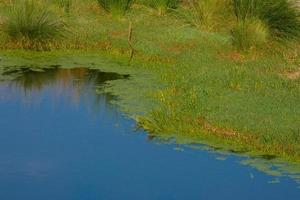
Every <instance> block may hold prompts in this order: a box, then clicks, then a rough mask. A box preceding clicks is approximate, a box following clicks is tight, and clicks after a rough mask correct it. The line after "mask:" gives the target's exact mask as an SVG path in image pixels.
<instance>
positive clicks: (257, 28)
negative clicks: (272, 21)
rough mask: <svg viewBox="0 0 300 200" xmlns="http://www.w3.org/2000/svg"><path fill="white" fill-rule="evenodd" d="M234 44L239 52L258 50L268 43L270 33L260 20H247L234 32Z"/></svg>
mask: <svg viewBox="0 0 300 200" xmlns="http://www.w3.org/2000/svg"><path fill="white" fill-rule="evenodd" d="M231 33H232V38H233V39H232V42H233V45H234V46H235V47H237V48H238V49H239V50H244V51H245V50H249V49H257V48H260V47H262V46H263V45H265V44H266V43H267V41H268V37H269V31H268V28H267V27H266V25H265V24H264V23H263V22H262V21H261V20H259V19H254V18H253V19H245V20H241V21H239V22H238V23H237V25H236V26H235V27H234V29H233V30H232V32H231Z"/></svg>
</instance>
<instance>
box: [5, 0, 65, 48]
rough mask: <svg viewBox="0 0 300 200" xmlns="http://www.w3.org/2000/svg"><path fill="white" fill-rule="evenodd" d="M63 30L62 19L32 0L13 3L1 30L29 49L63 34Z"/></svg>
mask: <svg viewBox="0 0 300 200" xmlns="http://www.w3.org/2000/svg"><path fill="white" fill-rule="evenodd" d="M64 31H65V23H64V21H63V19H62V18H61V17H59V16H56V15H55V14H54V13H52V12H51V11H50V10H48V9H47V7H45V6H43V5H41V4H39V3H37V2H35V1H33V0H19V1H17V2H15V3H13V4H12V5H11V7H10V9H9V11H8V13H7V16H6V17H5V19H4V22H3V32H4V33H5V34H7V35H8V37H9V38H10V40H11V41H12V42H14V43H19V44H20V45H21V46H22V47H23V48H29V49H34V48H35V47H37V46H43V45H44V44H46V43H48V42H49V41H51V40H54V39H56V38H58V37H61V36H63V33H64Z"/></svg>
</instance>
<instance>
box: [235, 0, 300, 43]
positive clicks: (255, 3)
mask: <svg viewBox="0 0 300 200" xmlns="http://www.w3.org/2000/svg"><path fill="white" fill-rule="evenodd" d="M293 2H294V1H289V0H264V1H261V0H233V4H234V11H235V15H236V17H237V19H238V20H239V21H243V20H245V19H249V18H258V19H260V20H262V21H263V22H264V23H265V24H266V25H267V26H268V28H269V29H270V31H271V33H272V34H273V36H274V37H276V38H280V39H298V38H299V34H300V18H299V17H300V14H299V8H298V7H296V6H295V5H294V3H293Z"/></svg>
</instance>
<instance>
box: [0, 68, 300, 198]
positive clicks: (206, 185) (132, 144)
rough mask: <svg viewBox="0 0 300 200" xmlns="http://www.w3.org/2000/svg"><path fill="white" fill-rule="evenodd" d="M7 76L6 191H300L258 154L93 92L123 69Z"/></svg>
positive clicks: (0, 144)
mask: <svg viewBox="0 0 300 200" xmlns="http://www.w3.org/2000/svg"><path fill="white" fill-rule="evenodd" d="M4 75H6V76H11V77H13V78H12V79H13V80H11V81H4V82H0V127H1V129H0V197H1V199H3V200H20V199H26V200H27V199H28V200H41V199H42V200H54V199H55V200H100V199H101V200H102V199H103V200H109V199H122V200H127V199H128V200H135V199H137V200H148V199H149V200H172V199H174V200H175V199H180V200H186V199H189V200H194V199H197V200H200V199H203V200H205V199H210V200H214V199H218V200H219V199H231V200H234V199H244V200H247V199H249V200H250V199H251V200H253V199H256V200H260V199H262V200H266V199H272V200H276V199H278V200H282V199H287V200H293V199H295V200H297V199H299V198H300V189H299V188H298V186H299V185H298V184H297V182H296V181H295V180H294V179H292V178H290V177H289V176H276V172H277V171H276V170H275V169H274V171H273V172H274V173H269V174H268V173H264V172H262V170H263V168H264V167H265V165H262V166H261V168H259V167H253V165H249V164H251V161H253V160H254V159H250V161H249V162H248V164H246V165H242V164H240V162H241V161H243V160H245V158H244V157H241V156H238V155H233V154H228V155H223V154H220V153H217V152H214V151H210V150H205V149H203V148H192V147H191V145H178V144H176V143H173V142H170V141H169V142H168V143H164V142H161V141H160V140H159V138H153V137H150V136H149V135H148V134H147V133H145V132H144V131H142V130H137V129H136V127H135V122H134V121H133V120H131V119H129V118H127V117H126V116H125V115H124V113H122V112H120V111H119V110H118V108H117V107H116V106H115V105H113V104H112V103H111V101H112V100H117V97H115V96H113V95H110V94H108V93H96V89H97V88H98V91H99V90H100V89H99V88H102V87H105V86H106V84H105V83H106V81H108V80H117V79H124V81H125V80H126V79H128V78H130V77H129V76H128V75H119V74H116V73H103V72H101V71H99V70H87V69H85V68H77V69H61V68H59V67H58V66H51V67H49V69H46V70H40V69H30V68H28V67H27V66H20V67H17V68H13V69H8V70H6V71H5V74H4ZM264 162H266V163H267V165H266V166H268V162H269V161H264ZM264 162H262V163H264ZM253 163H254V162H252V164H253ZM251 166H252V167H251ZM258 169H260V170H258ZM269 171H270V170H269ZM294 176H295V177H296V176H299V174H297V173H295V174H294Z"/></svg>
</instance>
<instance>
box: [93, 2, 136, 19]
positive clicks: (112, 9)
mask: <svg viewBox="0 0 300 200" xmlns="http://www.w3.org/2000/svg"><path fill="white" fill-rule="evenodd" d="M97 1H98V3H99V5H100V6H101V8H103V9H104V10H105V11H106V12H108V13H111V14H112V15H113V16H115V17H121V16H123V15H124V14H125V13H126V12H127V11H128V10H129V9H130V7H131V5H132V3H133V0H97Z"/></svg>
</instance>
